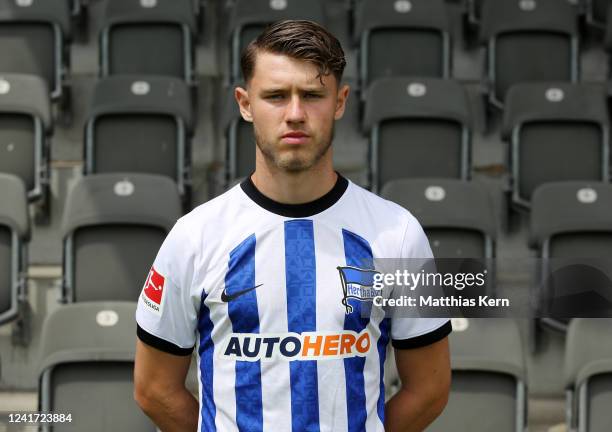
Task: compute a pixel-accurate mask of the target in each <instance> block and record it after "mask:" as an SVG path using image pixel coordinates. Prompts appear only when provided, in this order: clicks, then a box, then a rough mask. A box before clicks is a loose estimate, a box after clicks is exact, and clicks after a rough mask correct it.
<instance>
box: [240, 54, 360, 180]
mask: <svg viewBox="0 0 612 432" xmlns="http://www.w3.org/2000/svg"><path fill="white" fill-rule="evenodd" d="M317 75H318V69H317V67H316V66H315V65H313V64H312V63H309V62H306V61H303V60H296V59H293V58H291V57H287V56H284V55H279V54H272V53H268V52H260V53H258V54H257V60H256V62H255V70H254V73H253V77H252V78H251V81H250V82H249V85H248V87H247V90H245V89H241V88H237V89H236V99H237V101H238V103H239V105H240V111H241V114H242V117H243V118H244V119H245V120H246V121H251V122H253V129H254V132H255V139H256V142H257V147H258V148H259V151H260V152H261V154H262V155H263V157H264V159H265V162H266V163H267V164H272V165H273V166H274V167H275V168H277V169H280V170H282V171H285V172H302V171H306V170H308V169H310V168H312V167H313V166H315V165H316V164H317V162H319V161H321V160H322V159H323V158H324V157H329V158H330V160H331V152H330V151H329V150H330V146H331V142H332V137H333V127H334V121H335V120H337V119H339V118H341V117H342V114H343V113H344V106H345V102H346V98H347V96H348V90H349V89H348V86H344V87H343V88H342V89H340V90H338V84H337V83H336V78H335V77H334V75H333V74H330V75H326V76H323V77H322V79H319V77H318V76H317Z"/></svg>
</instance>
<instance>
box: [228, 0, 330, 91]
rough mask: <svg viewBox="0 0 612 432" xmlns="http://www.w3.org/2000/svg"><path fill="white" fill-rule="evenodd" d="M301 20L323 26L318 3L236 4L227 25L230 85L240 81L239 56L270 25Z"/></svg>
mask: <svg viewBox="0 0 612 432" xmlns="http://www.w3.org/2000/svg"><path fill="white" fill-rule="evenodd" d="M288 19H303V20H309V21H314V22H317V23H319V24H321V25H325V17H324V13H323V6H322V4H321V1H320V0H308V1H304V0H236V2H235V4H234V6H233V9H232V13H231V17H230V23H229V52H230V59H229V62H230V65H229V69H230V72H229V75H230V83H236V82H239V81H241V80H242V71H241V70H240V55H241V53H242V51H243V50H244V48H246V46H247V45H248V44H249V43H250V42H251V41H252V40H253V39H255V38H257V36H259V34H260V33H261V32H262V31H263V30H264V29H265V28H266V27H267V26H268V25H270V24H272V23H273V22H275V21H282V20H288Z"/></svg>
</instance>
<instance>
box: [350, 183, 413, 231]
mask: <svg viewBox="0 0 612 432" xmlns="http://www.w3.org/2000/svg"><path fill="white" fill-rule="evenodd" d="M351 192H352V193H353V194H354V195H353V196H354V200H355V201H358V202H359V204H360V206H361V207H362V208H364V209H367V211H370V212H372V214H375V215H377V216H378V217H377V219H378V220H379V221H380V222H382V223H388V224H393V225H396V224H397V223H402V224H403V225H404V226H405V225H406V224H414V223H416V224H418V221H417V220H416V218H415V217H414V216H413V215H412V213H411V212H410V211H409V210H408V209H406V208H404V207H402V206H400V205H399V204H397V203H395V202H393V201H390V200H388V199H386V198H383V197H381V196H379V195H376V194H375V193H373V192H370V191H369V190H367V189H365V188H363V187H361V186H358V185H356V184H355V183H353V182H351Z"/></svg>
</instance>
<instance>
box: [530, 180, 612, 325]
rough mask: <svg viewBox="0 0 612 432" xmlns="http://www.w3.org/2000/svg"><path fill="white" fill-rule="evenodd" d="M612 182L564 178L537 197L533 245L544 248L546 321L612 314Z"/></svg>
mask: <svg viewBox="0 0 612 432" xmlns="http://www.w3.org/2000/svg"><path fill="white" fill-rule="evenodd" d="M611 214H612V185H610V184H603V183H586V182H560V183H549V184H545V185H542V186H540V187H539V188H538V189H536V191H535V192H534V195H533V206H532V211H531V221H530V222H531V224H530V225H531V226H530V229H531V232H530V246H531V247H532V248H535V249H536V250H537V251H538V255H539V256H540V258H542V260H541V264H540V269H539V275H540V276H539V279H540V282H541V283H540V285H539V292H538V293H537V298H538V300H539V307H540V311H541V314H540V316H542V317H543V318H542V320H541V322H543V323H544V324H547V325H548V326H550V327H552V328H554V329H557V330H561V331H564V330H566V329H567V323H568V322H569V320H570V318H572V317H587V318H588V317H605V316H610V317H612V282H611V281H610V277H612V265H611V264H612V261H611V260H610V257H611V254H610V251H611V250H612V218H611V217H610V215H611Z"/></svg>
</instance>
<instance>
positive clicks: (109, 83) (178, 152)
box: [85, 76, 193, 192]
mask: <svg viewBox="0 0 612 432" xmlns="http://www.w3.org/2000/svg"><path fill="white" fill-rule="evenodd" d="M192 132H193V113H192V108H191V103H190V96H189V90H188V88H187V85H186V84H185V83H184V82H183V81H181V80H178V79H173V78H164V77H147V76H137V77H126V76H121V77H118V76H116V77H109V78H106V79H103V80H101V81H100V82H98V83H97V85H96V88H95V90H94V97H93V102H92V108H91V112H90V116H89V120H88V122H87V126H86V133H85V161H86V163H85V173H86V174H95V173H112V172H141V173H148V174H157V175H163V176H166V177H169V178H171V179H173V180H174V181H176V182H177V184H178V185H179V190H180V191H181V192H182V190H183V182H184V181H185V179H186V176H187V173H188V165H189V161H190V155H189V151H190V146H189V137H190V136H191V134H192ZM131 155H138V157H128V156H131Z"/></svg>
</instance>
